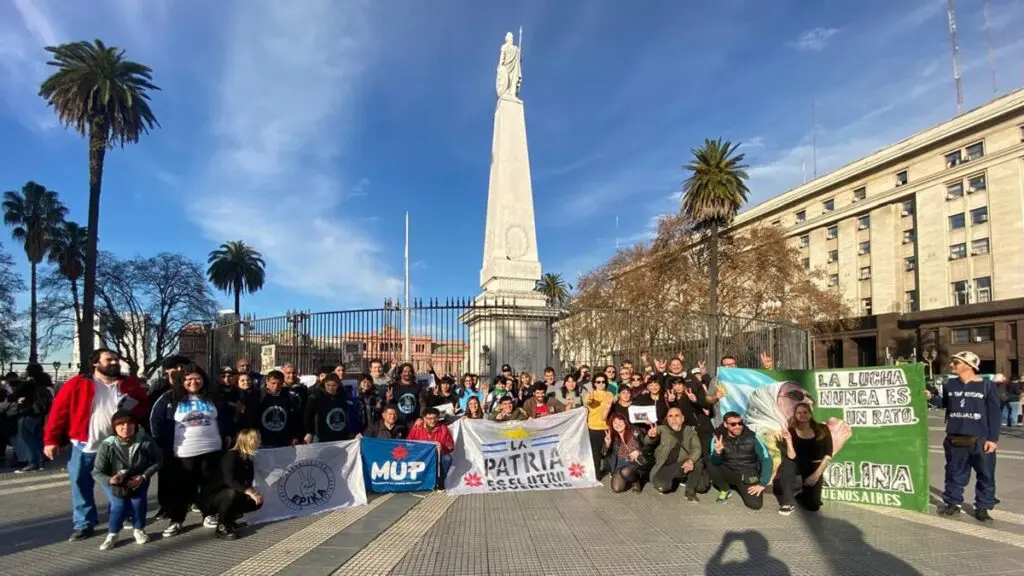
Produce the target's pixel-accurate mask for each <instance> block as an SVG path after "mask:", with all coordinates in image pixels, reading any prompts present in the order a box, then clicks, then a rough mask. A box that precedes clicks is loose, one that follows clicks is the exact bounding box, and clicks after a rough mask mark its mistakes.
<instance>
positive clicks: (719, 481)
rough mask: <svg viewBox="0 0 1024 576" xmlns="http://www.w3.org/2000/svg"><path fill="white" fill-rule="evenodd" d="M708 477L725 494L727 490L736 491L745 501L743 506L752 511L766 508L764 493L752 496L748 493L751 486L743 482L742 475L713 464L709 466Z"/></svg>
mask: <svg viewBox="0 0 1024 576" xmlns="http://www.w3.org/2000/svg"><path fill="white" fill-rule="evenodd" d="M708 475H710V476H711V483H712V484H714V485H715V488H717V489H718V490H720V491H722V492H724V491H726V490H735V491H736V493H737V494H739V495H740V498H741V499H742V500H743V505H744V506H746V507H747V508H750V509H751V510H760V509H761V508H762V507H763V506H764V493H763V492H762V493H761V494H758V495H757V496H752V495H750V494H748V493H747V488H748V487H749V486H750V485H749V484H746V483H744V482H743V480H742V479H741V478H740V475H739V474H738V473H737V472H735V471H733V470H731V469H729V468H726V467H725V466H723V465H720V464H719V465H715V464H711V465H710V466H708Z"/></svg>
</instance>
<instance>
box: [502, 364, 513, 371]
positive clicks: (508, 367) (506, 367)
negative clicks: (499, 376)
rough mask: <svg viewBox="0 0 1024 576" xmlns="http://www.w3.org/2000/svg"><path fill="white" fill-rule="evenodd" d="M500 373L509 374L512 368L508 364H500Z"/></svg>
mask: <svg viewBox="0 0 1024 576" xmlns="http://www.w3.org/2000/svg"><path fill="white" fill-rule="evenodd" d="M501 371H502V372H511V371H512V367H511V366H509V365H508V364H502V365H501Z"/></svg>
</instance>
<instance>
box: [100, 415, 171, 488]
mask: <svg viewBox="0 0 1024 576" xmlns="http://www.w3.org/2000/svg"><path fill="white" fill-rule="evenodd" d="M161 464H163V455H162V454H161V452H160V449H159V448H158V447H157V445H156V442H155V441H154V440H153V439H152V438H150V437H149V435H148V434H146V432H145V431H144V430H143V429H142V428H138V429H137V430H136V431H135V436H133V437H132V440H131V442H125V441H124V440H121V438H119V437H118V436H117V434H111V435H110V436H108V437H107V439H106V440H104V441H103V442H102V443H101V444H100V447H99V450H97V451H96V460H95V463H94V464H93V468H92V477H93V478H95V479H96V482H98V483H99V484H101V485H103V486H107V485H109V484H110V478H111V477H112V476H114V475H115V474H117V473H118V472H120V471H121V470H127V471H128V474H127V477H128V478H131V477H132V476H137V475H139V474H141V475H143V476H145V477H146V479H147V480H148V479H150V478H152V477H153V475H154V474H156V471H157V470H159V469H160V465H161Z"/></svg>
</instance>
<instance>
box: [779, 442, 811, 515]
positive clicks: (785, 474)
mask: <svg viewBox="0 0 1024 576" xmlns="http://www.w3.org/2000/svg"><path fill="white" fill-rule="evenodd" d="M800 483H801V480H800V477H799V475H798V474H797V464H796V462H794V461H793V460H790V459H789V458H786V455H785V454H783V455H782V463H781V464H779V471H778V473H777V474H776V476H775V480H773V481H772V492H774V493H775V494H776V495H778V496H779V505H780V506H794V505H796V496H795V494H796V493H797V492H800V488H801V486H800ZM820 494H821V493H820V491H819V496H820ZM818 507H819V508H820V507H821V504H820V503H819V504H818Z"/></svg>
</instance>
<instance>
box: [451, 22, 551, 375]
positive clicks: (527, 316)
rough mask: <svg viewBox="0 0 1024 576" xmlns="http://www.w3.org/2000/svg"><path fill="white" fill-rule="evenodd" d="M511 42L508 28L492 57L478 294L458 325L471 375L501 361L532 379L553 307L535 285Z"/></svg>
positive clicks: (543, 353)
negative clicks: (465, 337)
mask: <svg viewBox="0 0 1024 576" xmlns="http://www.w3.org/2000/svg"><path fill="white" fill-rule="evenodd" d="M512 40H513V39H512V33H511V32H509V33H508V34H506V35H505V43H504V44H502V46H501V51H500V54H499V57H498V69H497V79H496V83H495V88H496V91H497V96H498V97H497V104H496V106H495V110H494V136H493V140H492V143H491V171H490V182H489V184H488V188H487V228H486V233H485V236H484V258H483V267H482V268H481V270H480V288H481V293H480V295H479V296H477V298H476V307H475V308H474V309H473V310H471V311H470V312H467V313H466V314H464V315H463V322H465V323H466V324H467V326H468V327H469V331H470V351H469V358H468V360H469V365H470V367H471V369H472V370H473V371H474V372H476V373H477V374H481V375H489V376H491V375H494V374H495V373H496V372H498V370H497V367H499V366H501V365H502V364H509V365H511V366H512V368H513V370H515V371H517V372H518V371H520V370H528V371H530V372H532V373H533V374H535V375H538V376H539V375H540V374H541V372H542V371H543V369H544V367H545V366H547V365H548V362H549V360H550V354H551V320H552V318H554V317H555V316H557V311H555V310H552V309H551V308H550V307H548V303H547V299H546V298H545V297H544V295H542V294H541V293H539V292H537V291H536V290H535V287H536V284H537V280H540V277H541V266H540V259H539V257H538V253H537V226H536V224H535V222H534V215H533V185H532V184H531V181H530V155H529V152H528V149H527V145H526V115H525V113H524V110H523V101H522V99H521V98H520V95H519V89H520V87H521V86H522V52H521V50H520V46H516V45H515V44H514V43H513V41H512Z"/></svg>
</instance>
